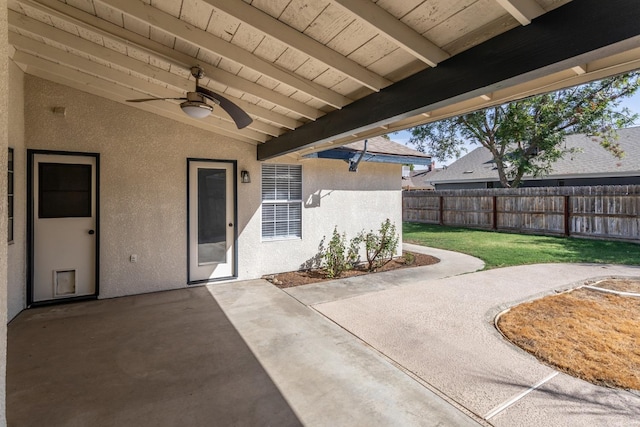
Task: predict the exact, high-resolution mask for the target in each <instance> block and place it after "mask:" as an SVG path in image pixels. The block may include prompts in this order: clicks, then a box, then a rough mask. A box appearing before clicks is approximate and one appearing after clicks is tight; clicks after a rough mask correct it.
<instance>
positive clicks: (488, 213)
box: [402, 185, 640, 242]
mask: <svg viewBox="0 0 640 427" xmlns="http://www.w3.org/2000/svg"><path fill="white" fill-rule="evenodd" d="M639 217H640V185H617V186H598V187H530V188H497V189H486V190H485V189H483V190H441V191H404V192H403V196H402V219H403V221H411V222H424V223H429V224H440V225H450V226H459V227H470V228H481V229H488V230H499V231H509V232H516V233H531V234H542V235H561V236H581V237H588V238H599V239H612V240H613V239H617V240H627V241H634V242H640V218H639Z"/></svg>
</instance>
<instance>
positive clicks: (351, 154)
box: [304, 148, 431, 166]
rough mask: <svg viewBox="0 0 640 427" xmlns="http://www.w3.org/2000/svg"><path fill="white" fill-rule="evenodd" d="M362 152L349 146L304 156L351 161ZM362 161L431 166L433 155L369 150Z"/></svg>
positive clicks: (307, 157) (356, 158)
mask: <svg viewBox="0 0 640 427" xmlns="http://www.w3.org/2000/svg"><path fill="white" fill-rule="evenodd" d="M361 154H362V152H361V151H356V150H350V149H348V148H333V149H331V150H326V151H321V152H318V153H311V154H307V155H306V156H304V158H306V159H334V160H344V161H346V162H351V161H357V160H358V158H359V157H360V155H361ZM361 161H363V162H371V163H395V164H402V165H424V166H429V165H430V164H431V157H425V156H410V155H398V154H388V153H373V152H367V153H365V154H364V157H363V158H362V160H361Z"/></svg>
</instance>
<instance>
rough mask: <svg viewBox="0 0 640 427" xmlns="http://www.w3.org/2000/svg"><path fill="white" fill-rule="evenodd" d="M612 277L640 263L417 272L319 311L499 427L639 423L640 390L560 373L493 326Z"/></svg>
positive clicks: (636, 273)
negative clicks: (513, 311)
mask: <svg viewBox="0 0 640 427" xmlns="http://www.w3.org/2000/svg"><path fill="white" fill-rule="evenodd" d="M612 276H613V277H617V276H625V277H640V267H627V266H618V265H588V264H544V265H529V266H519V267H510V268H503V269H495V270H489V271H481V272H476V273H472V274H466V275H461V276H456V277H448V278H441V279H435V280H424V279H423V278H422V277H420V276H416V277H415V278H414V282H413V283H412V284H408V285H405V286H402V287H395V288H390V289H386V290H383V291H380V292H375V293H369V294H363V295H359V296H355V297H349V298H336V299H335V300H334V301H331V302H324V303H321V304H316V305H314V306H313V307H314V308H315V309H316V310H317V311H318V312H320V313H322V314H324V315H325V316H327V318H329V319H331V320H332V321H334V322H336V323H337V324H339V325H340V326H342V327H343V328H345V329H346V330H348V331H349V332H351V333H352V334H354V335H355V336H357V337H358V338H360V339H362V340H363V341H364V342H366V343H367V344H369V345H371V346H372V347H373V348H375V349H376V350H378V351H379V352H380V353H382V354H384V355H385V356H387V357H388V358H389V359H390V360H393V361H394V362H395V363H397V364H398V365H399V366H401V367H402V369H404V370H406V371H408V372H411V373H413V374H414V375H416V376H418V377H419V378H420V379H421V380H423V381H425V382H426V383H427V384H429V385H430V386H431V387H433V388H434V389H437V390H439V391H440V392H441V393H443V394H445V395H447V396H448V397H450V398H451V399H453V400H454V401H456V402H457V403H459V404H460V405H462V406H464V407H466V408H467V409H468V410H470V411H472V412H473V413H475V414H477V415H479V416H481V417H483V418H484V419H486V420H488V421H489V422H490V423H491V424H493V425H496V426H541V425H544V426H577V425H601V426H638V425H640V396H639V395H638V394H637V393H635V394H634V393H630V392H627V391H621V390H614V389H608V388H604V387H599V386H595V385H592V384H589V383H586V382H584V381H581V380H577V379H575V378H573V377H570V376H567V375H564V374H558V372H556V371H555V370H553V369H552V368H549V367H547V366H545V365H542V364H540V363H539V362H538V361H537V360H536V359H535V358H533V357H532V356H530V355H529V354H527V353H525V352H523V351H521V350H519V349H518V348H516V347H514V346H512V345H511V344H510V343H508V342H506V340H504V339H503V338H502V336H501V335H500V334H499V333H498V332H497V331H496V329H495V327H494V325H493V322H494V319H495V316H496V315H497V314H498V313H499V312H500V311H502V310H503V309H506V308H508V307H510V306H512V305H515V304H517V303H519V302H522V301H526V300H530V299H534V298H537V297H540V296H543V295H546V294H550V293H554V291H557V290H564V289H568V288H573V287H575V286H577V285H580V284H582V283H583V282H584V281H585V280H587V279H593V278H604V277H612ZM314 293H315V292H312V294H314ZM297 298H300V299H301V300H304V296H303V295H302V296H301V295H297ZM535 386H538V387H537V388H536V389H535V390H534V391H532V388H533V387H535Z"/></svg>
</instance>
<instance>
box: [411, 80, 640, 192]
mask: <svg viewBox="0 0 640 427" xmlns="http://www.w3.org/2000/svg"><path fill="white" fill-rule="evenodd" d="M638 88H640V72H633V73H628V74H623V75H619V76H615V77H611V78H607V79H604V80H600V81H596V82H592V83H588V84H585V85H581V86H576V87H572V88H569V89H564V90H560V91H558V92H553V93H546V94H542V95H537V96H533V97H530V98H525V99H522V100H518V101H514V102H511V103H509V104H504V105H500V106H496V107H490V108H487V109H484V110H481V111H476V112H472V113H469V114H465V115H463V116H459V117H453V118H449V119H445V120H441V121H438V122H434V123H429V124H425V125H421V126H417V127H415V128H413V129H411V138H410V140H409V142H410V143H412V144H415V145H416V147H417V149H418V150H420V151H423V152H424V151H427V150H428V151H429V152H430V153H431V155H432V156H433V157H434V158H435V159H437V160H445V159H447V158H451V157H459V156H460V153H461V150H462V147H463V145H464V142H465V141H468V142H470V143H473V144H480V145H482V146H483V147H485V148H486V149H488V150H489V151H490V152H491V154H492V156H493V160H494V162H495V165H496V168H497V170H498V176H499V177H500V183H501V184H502V186H503V187H517V186H518V185H519V184H520V182H521V180H522V177H523V176H525V175H533V176H535V177H539V176H544V175H546V174H548V173H549V172H550V170H551V167H552V165H553V163H554V162H555V161H557V160H558V159H560V158H562V157H563V156H564V155H566V154H567V153H569V152H571V151H572V150H570V149H567V148H566V147H565V146H564V145H563V141H564V139H565V137H566V136H567V135H569V134H574V133H585V134H588V135H590V136H592V139H593V140H594V142H599V143H600V144H601V145H602V146H603V147H604V148H606V149H607V150H609V151H610V152H611V153H612V154H613V155H615V156H617V157H622V156H623V155H624V153H623V152H622V151H621V149H620V146H619V145H618V144H617V143H616V142H615V141H616V138H617V132H616V130H617V129H620V128H622V127H626V126H629V125H631V124H632V123H633V122H634V121H635V120H636V119H637V115H634V114H632V113H631V112H630V111H629V110H628V109H627V108H622V109H620V102H621V100H622V99H623V98H625V97H629V96H631V95H632V94H633V93H635V92H636V91H637V90H638Z"/></svg>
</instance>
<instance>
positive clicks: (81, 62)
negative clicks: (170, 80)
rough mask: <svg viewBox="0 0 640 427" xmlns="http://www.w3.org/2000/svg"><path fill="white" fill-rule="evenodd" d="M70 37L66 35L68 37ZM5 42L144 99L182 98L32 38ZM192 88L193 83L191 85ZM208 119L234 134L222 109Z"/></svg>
mask: <svg viewBox="0 0 640 427" xmlns="http://www.w3.org/2000/svg"><path fill="white" fill-rule="evenodd" d="M69 35H70V34H69ZM9 43H11V44H12V45H14V46H16V47H17V48H18V49H20V50H25V51H28V52H32V53H34V54H36V55H37V56H38V57H41V58H48V59H49V60H51V61H52V62H60V63H62V64H65V65H67V66H71V67H73V68H76V69H78V70H81V71H84V72H87V73H90V74H93V75H99V76H100V77H101V78H105V79H107V80H110V81H112V82H114V83H117V84H121V85H124V86H126V87H129V88H131V89H134V90H137V91H139V93H140V95H139V96H137V97H138V98H139V97H141V96H142V97H148V96H149V95H151V96H154V97H158V98H179V97H182V96H184V92H183V91H180V92H176V91H175V90H173V89H168V88H165V87H162V86H158V85H157V84H154V83H150V82H148V81H144V80H141V79H139V78H137V77H134V76H131V75H129V74H125V73H123V72H121V71H119V70H116V69H114V68H110V67H106V66H104V65H101V64H99V63H97V62H94V61H90V60H88V59H85V58H83V57H81V56H78V55H74V54H71V53H68V52H65V51H63V50H60V49H57V48H54V47H52V46H49V45H46V44H44V43H40V42H38V41H36V40H34V39H31V38H28V37H25V36H21V35H19V34H16V33H14V32H12V31H10V32H9ZM191 84H192V85H194V83H193V82H191ZM193 89H194V88H193V87H192V88H190V89H189V90H193ZM212 116H214V117H218V118H221V119H223V120H225V121H227V122H228V124H229V127H228V130H230V131H234V125H233V121H232V119H231V118H230V117H229V115H228V114H227V113H226V112H225V111H224V110H222V109H221V108H214V110H213V113H212ZM248 129H252V130H254V131H257V132H260V134H258V133H256V134H255V135H254V136H253V138H254V139H255V140H257V141H264V140H266V138H265V137H264V135H261V134H267V135H271V136H278V135H281V134H282V133H284V132H283V131H281V130H280V129H279V128H277V127H275V126H271V125H268V124H266V123H263V122H258V121H255V120H254V122H252V123H251V125H250V126H249V127H248Z"/></svg>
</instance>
